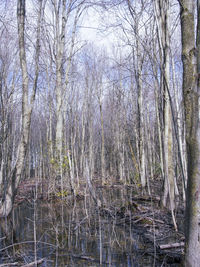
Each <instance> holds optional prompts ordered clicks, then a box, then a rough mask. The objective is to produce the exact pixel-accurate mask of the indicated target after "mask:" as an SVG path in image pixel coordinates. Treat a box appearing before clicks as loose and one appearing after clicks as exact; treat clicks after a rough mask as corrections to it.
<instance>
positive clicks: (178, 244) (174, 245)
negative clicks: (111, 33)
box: [159, 242, 185, 249]
mask: <svg viewBox="0 0 200 267" xmlns="http://www.w3.org/2000/svg"><path fill="white" fill-rule="evenodd" d="M184 245H185V243H184V242H180V243H172V244H165V245H159V247H160V249H169V248H179V247H184Z"/></svg>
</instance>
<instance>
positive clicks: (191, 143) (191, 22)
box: [179, 0, 200, 267]
mask: <svg viewBox="0 0 200 267" xmlns="http://www.w3.org/2000/svg"><path fill="white" fill-rule="evenodd" d="M179 3H180V8H181V13H180V15H181V34H182V61H183V97H184V110H185V121H186V145H187V159H188V183H187V194H186V213H185V216H186V217H185V221H186V223H185V236H186V242H185V266H187V267H191V266H192V267H197V266H199V262H200V227H199V214H200V125H199V111H200V110H199V79H197V78H198V77H199V72H198V73H197V71H199V66H200V61H199V56H198V55H199V52H200V50H199V42H200V41H199V30H200V25H199V1H198V12H197V14H198V24H197V39H196V40H197V46H196V45H195V18H194V14H195V1H192V0H191V1H188V0H180V1H179ZM196 55H197V56H196ZM196 65H197V68H196Z"/></svg>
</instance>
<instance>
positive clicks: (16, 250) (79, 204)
mask: <svg viewBox="0 0 200 267" xmlns="http://www.w3.org/2000/svg"><path fill="white" fill-rule="evenodd" d="M104 191H105V190H104ZM100 196H101V198H102V199H103V200H104V201H107V203H108V202H109V203H110V204H112V206H113V207H115V206H117V205H119V204H120V205H121V206H122V205H123V203H122V202H123V201H124V202H125V201H127V200H126V196H127V192H125V191H123V190H114V191H113V192H110V190H109V191H107V192H106V191H105V192H103V191H102V192H100ZM65 202H66V204H64V205H63V204H62V203H63V202H62V201H61V200H60V199H58V200H57V201H56V202H55V201H54V202H53V201H52V202H49V203H47V202H41V201H35V202H34V201H32V202H26V203H23V204H21V205H19V206H18V207H16V208H15V210H14V211H13V215H12V224H13V225H14V230H13V235H12V238H13V240H12V243H13V244H14V245H13V246H11V247H9V248H8V249H7V250H4V249H5V246H6V245H7V246H8V244H6V243H5V242H3V241H2V242H1V241H0V253H2V252H4V254H2V255H4V256H2V257H1V255H0V258H1V259H0V264H2V263H5V262H8V259H9V257H10V258H12V257H13V256H14V257H13V259H14V258H15V259H17V257H20V258H21V259H23V264H22V265H25V264H28V263H30V262H34V261H35V260H40V259H44V260H43V262H42V263H41V264H40V265H38V266H43V267H50V266H57V267H62V266H90V267H94V266H116V267H120V266H134V267H136V266H153V265H154V264H155V262H154V257H153V253H151V255H150V254H148V253H146V252H145V251H147V250H148V249H151V250H153V249H152V247H153V245H152V244H146V243H145V241H144V240H143V239H142V235H140V234H138V232H137V229H134V228H135V226H134V225H131V224H128V223H125V221H124V222H123V218H122V219H121V220H120V222H119V219H118V217H117V216H113V217H112V216H110V215H106V213H105V212H104V214H101V211H99V210H98V208H97V207H95V205H94V202H93V200H92V199H91V198H90V197H89V195H87V196H86V197H84V198H83V199H82V200H77V201H75V202H74V203H73V204H71V203H70V201H69V200H68V201H67V200H66V201H65ZM105 210H106V209H105ZM0 234H1V236H0V237H3V236H4V234H3V230H2V229H1V232H0ZM12 243H11V244H12ZM5 252H6V253H5ZM5 255H6V256H5ZM12 255H13V256H12ZM15 261H17V260H15ZM11 262H12V261H11ZM22 265H19V266H22ZM154 266H159V265H157V264H155V265H154Z"/></svg>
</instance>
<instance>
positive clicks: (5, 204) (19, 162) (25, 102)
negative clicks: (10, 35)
mask: <svg viewBox="0 0 200 267" xmlns="http://www.w3.org/2000/svg"><path fill="white" fill-rule="evenodd" d="M42 10H43V1H40V8H39V13H38V21H37V37H36V51H35V52H36V54H35V75H34V81H33V88H32V95H31V97H30V102H29V76H28V69H27V60H26V51H25V11H26V7H25V0H19V1H18V6H17V21H18V38H19V56H20V66H21V71H22V129H21V140H20V143H19V147H18V154H17V159H16V163H15V165H14V167H13V169H12V171H11V175H10V179H9V181H8V185H7V187H6V188H4V190H5V193H4V195H5V197H4V198H3V199H2V202H1V206H0V216H1V217H3V216H8V215H9V214H10V212H11V210H12V207H13V202H14V197H15V194H16V190H17V188H18V185H19V182H20V178H21V174H22V171H23V167H24V160H25V156H26V151H27V147H28V140H29V133H30V123H31V113H32V109H33V104H34V100H35V95H36V89H37V83H38V76H39V56H40V27H41V19H42Z"/></svg>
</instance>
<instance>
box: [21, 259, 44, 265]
mask: <svg viewBox="0 0 200 267" xmlns="http://www.w3.org/2000/svg"><path fill="white" fill-rule="evenodd" d="M44 260H45V259H40V260H38V261H33V262H30V263H28V264H26V265H22V267H32V266H37V264H40V263H43V261H44Z"/></svg>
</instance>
